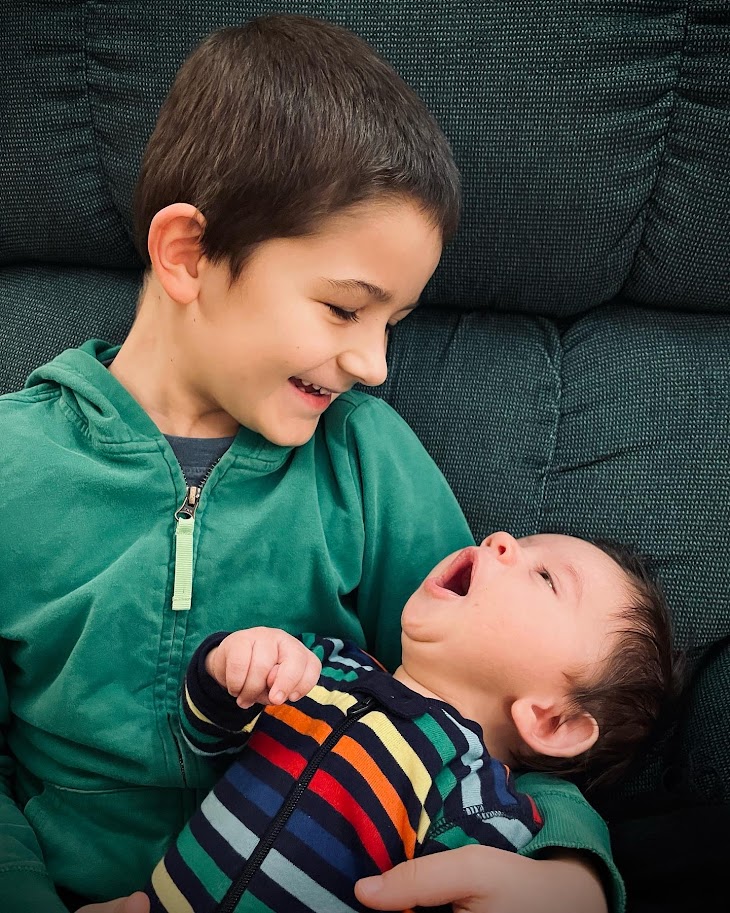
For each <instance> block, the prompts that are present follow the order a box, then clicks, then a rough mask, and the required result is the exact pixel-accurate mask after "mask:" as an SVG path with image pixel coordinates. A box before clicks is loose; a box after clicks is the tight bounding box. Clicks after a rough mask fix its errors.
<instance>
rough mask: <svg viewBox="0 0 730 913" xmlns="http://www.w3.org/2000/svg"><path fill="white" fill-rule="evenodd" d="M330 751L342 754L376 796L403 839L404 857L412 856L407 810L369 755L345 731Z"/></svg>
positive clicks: (412, 837)
mask: <svg viewBox="0 0 730 913" xmlns="http://www.w3.org/2000/svg"><path fill="white" fill-rule="evenodd" d="M332 751H333V752H334V753H336V754H338V755H340V757H342V758H344V759H345V760H346V761H347V762H348V764H350V765H351V766H352V767H354V768H355V770H356V771H357V772H358V773H359V774H360V775H361V776H362V777H363V779H364V780H365V782H366V783H368V784H369V786H370V787H371V789H372V790H373V792H374V793H375V796H376V798H377V799H378V801H379V802H380V804H381V805H382V806H383V809H384V810H385V812H386V813H387V815H388V817H389V818H390V820H391V821H392V822H393V827H395V830H396V833H398V834H400V836H401V839H402V840H403V847H404V849H405V853H406V859H413V857H414V855H415V851H416V832H415V830H414V829H413V827H412V826H411V823H410V821H409V820H408V812H407V810H406V807H405V805H404V804H403V801H402V800H401V798H400V796H399V795H398V793H397V792H396V790H395V788H394V787H393V784H392V783H390V782H389V781H388V780H387V779H386V777H385V775H384V774H383V771H382V770H381V769H380V767H378V765H377V764H376V763H375V761H374V760H373V758H372V757H371V756H370V755H369V754H368V753H367V751H365V749H364V748H363V747H362V745H360V744H358V743H357V742H356V741H355V740H354V739H353V738H351V737H350V736H349V735H344V736H343V737H342V738H341V739H340V741H339V742H338V743H337V744H336V745H335V747H334V748H333V749H332Z"/></svg>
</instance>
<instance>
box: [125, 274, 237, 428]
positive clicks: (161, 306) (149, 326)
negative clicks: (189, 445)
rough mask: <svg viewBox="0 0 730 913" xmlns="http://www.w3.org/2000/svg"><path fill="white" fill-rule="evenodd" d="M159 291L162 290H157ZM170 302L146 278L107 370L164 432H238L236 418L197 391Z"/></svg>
mask: <svg viewBox="0 0 730 913" xmlns="http://www.w3.org/2000/svg"><path fill="white" fill-rule="evenodd" d="M162 295H163V296H164V292H163V293H162ZM169 311H170V308H169V304H168V302H166V301H165V300H164V297H160V295H159V294H155V289H154V285H152V284H151V283H148V284H147V285H146V287H145V290H144V292H143V297H142V301H141V303H140V307H139V310H138V313H137V318H136V320H135V322H134V324H133V325H132V329H131V330H130V331H129V335H128V336H127V338H126V339H125V341H124V343H123V345H122V347H121V349H120V350H119V352H118V353H117V355H116V357H115V359H114V361H113V362H112V363H111V365H109V372H110V373H111V374H112V375H113V376H114V377H115V378H116V379H117V380H118V381H119V383H120V384H121V385H122V386H123V387H124V388H125V389H126V391H127V392H128V393H129V394H130V395H131V396H133V397H134V399H135V400H136V401H137V402H138V403H139V405H140V406H141V407H142V408H143V409H144V410H145V412H146V413H147V414H148V415H149V416H150V418H151V419H152V421H153V422H154V423H155V424H156V425H157V427H158V428H159V429H160V431H161V432H162V433H163V434H169V435H174V436H176V437H196V438H206V437H208V438H219V437H230V436H233V435H235V434H236V433H237V431H238V428H239V425H238V422H237V421H236V420H235V419H234V418H232V417H231V416H230V415H228V414H227V413H226V412H224V411H223V410H222V409H220V408H219V407H217V405H216V404H214V403H208V402H205V401H204V400H202V399H201V398H200V397H198V396H196V394H195V390H194V388H193V385H192V384H191V383H190V381H189V378H188V375H187V372H186V370H185V365H186V361H185V353H183V352H180V351H178V349H177V347H176V345H175V342H174V340H175V332H174V325H173V322H172V321H171V320H170V319H169Z"/></svg>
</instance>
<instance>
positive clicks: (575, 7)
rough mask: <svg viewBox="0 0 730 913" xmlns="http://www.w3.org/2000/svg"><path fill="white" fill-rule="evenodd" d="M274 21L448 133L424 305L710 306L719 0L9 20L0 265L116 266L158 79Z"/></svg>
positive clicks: (719, 151) (216, 7)
mask: <svg viewBox="0 0 730 913" xmlns="http://www.w3.org/2000/svg"><path fill="white" fill-rule="evenodd" d="M276 10H290V11H292V10H294V11H297V12H303V13H308V14H311V15H317V16H322V17H324V18H327V19H331V20H333V21H336V22H341V23H343V24H345V25H348V26H350V27H351V28H353V29H354V30H355V31H357V32H359V33H360V34H361V35H362V36H363V37H365V38H366V39H367V40H369V41H370V42H371V43H372V44H373V45H374V46H375V47H376V48H378V49H379V50H380V51H381V52H382V53H384V54H385V56H386V57H388V58H389V59H390V60H392V61H393V63H394V64H395V65H396V67H397V68H398V69H399V70H400V71H401V72H402V73H403V75H404V76H405V78H406V79H407V80H408V81H409V82H411V84H412V85H413V86H414V87H415V88H416V89H417V90H418V91H419V92H420V94H421V95H422V96H423V98H424V99H425V101H426V103H427V104H428V105H429V106H430V108H431V109H432V110H433V111H434V112H435V114H436V115H437V117H438V119H439V120H440V122H441V123H442V125H443V127H444V129H445V131H446V133H447V135H448V136H449V137H450V138H451V140H452V142H453V145H454V149H455V153H456V157H457V160H458V163H459V165H460V167H461V169H462V172H463V180H464V191H465V208H464V218H463V223H462V229H461V232H460V235H459V237H458V239H457V241H456V242H455V244H454V245H453V246H452V247H451V248H450V249H449V250H448V251H447V253H446V255H445V257H444V262H443V266H442V268H441V270H440V271H439V272H438V274H437V276H436V278H435V279H434V281H433V282H432V283H431V286H430V288H429V290H428V293H427V296H426V297H427V300H430V301H433V302H438V303H441V304H446V305H448V306H451V305H454V306H471V307H480V308H481V307H488V308H495V309H500V310H514V309H519V310H525V311H535V312H541V313H546V314H555V315H559V314H562V315H567V314H572V313H576V312H580V311H582V310H585V309H586V308H588V307H590V306H592V305H594V304H597V303H600V302H603V301H606V300H607V299H609V298H612V297H613V296H615V295H616V294H617V293H618V292H619V291H620V290H621V289H622V288H624V287H625V290H626V291H627V292H629V293H630V294H631V296H632V297H633V298H634V299H635V300H636V301H638V302H645V303H651V304H653V305H657V306H661V307H664V306H669V305H671V306H676V305H681V306H682V307H685V308H696V309H702V310H707V309H717V308H721V309H722V308H725V309H727V308H728V307H730V233H728V232H727V231H726V230H724V229H723V226H724V225H726V222H725V218H726V213H727V209H728V205H730V127H729V123H730V96H729V93H730V88H729V87H730V78H729V77H728V72H730V41H729V40H728V35H730V12H728V10H727V5H726V4H723V3H721V2H719V0H715V2H704V3H702V4H697V3H683V2H677V0H662V2H652V3H650V4H648V5H647V4H639V5H638V6H637V5H632V6H631V8H630V9H624V10H622V8H621V6H620V5H618V6H617V4H615V3H614V2H612V0H602V2H599V3H593V4H589V5H586V4H585V3H584V2H582V0H562V2H561V3H559V4H558V3H542V4H536V3H533V2H530V0H520V2H517V3H503V2H501V0H500V2H497V0H493V2H483V3H476V4H458V5H456V6H454V5H453V4H443V3H436V2H428V3H424V2H423V0H400V2H398V3H396V4H382V3H380V2H374V0H360V2H356V3H352V4H347V5H345V4H342V3H340V2H334V0H310V2H307V3H298V4H292V3H268V2H261V0H251V2H231V0H210V2H208V3H205V4H201V3H199V2H196V0H174V2H173V0H158V2H155V3H149V2H147V0H129V2H126V3H81V2H66V3H54V4H47V3H45V2H41V0H29V2H27V3H23V4H18V5H14V6H13V8H12V10H9V11H8V12H6V14H5V20H7V23H8V28H9V34H8V36H7V38H6V42H5V53H6V60H5V63H4V66H3V67H2V68H0V93H1V94H2V96H3V97H4V98H5V99H6V100H7V103H6V106H5V108H4V113H3V114H2V115H0V134H2V136H3V137H4V142H3V143H2V144H0V167H1V168H2V171H3V174H4V175H5V176H6V178H7V180H6V181H5V182H4V187H3V198H4V199H3V201H2V203H3V205H2V206H0V235H2V237H3V246H2V252H1V253H0V257H2V260H3V261H4V262H6V263H8V262H18V261H20V262H27V261H28V260H36V259H45V260H54V261H59V262H64V263H73V264H79V263H81V264H89V265H92V264H93V265H99V266H102V265H106V266H116V267H127V266H130V265H132V264H133V263H134V262H135V254H134V252H133V249H132V246H131V241H130V236H129V225H130V200H131V193H132V187H133V183H134V176H135V174H136V171H137V167H138V163H139V159H140V156H141V153H142V149H143V146H144V143H145V141H146V138H147V136H148V134H149V131H150V130H151V127H152V124H153V122H154V119H155V115H156V112H157V110H158V107H159V105H160V103H161V101H162V99H163V97H164V95H165V93H166V91H167V88H168V86H169V84H170V81H171V79H172V77H173V74H174V72H175V70H176V68H177V66H178V64H179V63H180V61H181V60H182V59H183V57H184V56H185V55H186V54H187V52H188V51H189V50H190V49H191V48H192V47H193V45H194V44H196V43H197V42H198V40H199V39H201V38H202V37H203V36H204V35H205V34H207V33H208V32H209V31H211V30H212V29H214V28H216V27H221V26H226V25H233V24H237V23H241V22H243V21H245V20H246V19H248V18H250V17H251V16H253V15H257V14H261V13H264V12H271V11H276ZM8 53H9V54H10V58H9V59H8V57H7V55H8Z"/></svg>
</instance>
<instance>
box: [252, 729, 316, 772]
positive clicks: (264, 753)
mask: <svg viewBox="0 0 730 913" xmlns="http://www.w3.org/2000/svg"><path fill="white" fill-rule="evenodd" d="M246 747H247V748H251V749H253V750H254V751H256V752H258V754H260V755H261V757H263V758H266V760H267V761H270V762H271V763H272V764H274V765H275V766H276V767H279V768H280V769H281V770H284V771H286V773H288V774H290V775H291V776H292V777H293V778H294V779H295V780H296V779H297V778H298V777H300V776H301V775H302V771H303V770H304V768H305V767H306V766H307V762H306V759H305V758H303V757H302V755H300V754H299V752H298V751H292V750H291V749H290V748H286V747H285V746H284V745H282V744H281V742H277V741H276V739H272V738H271V736H270V735H267V734H266V733H265V732H256V730H254V734H253V735H252V736H251V740H250V741H249V743H248V745H247V746H246Z"/></svg>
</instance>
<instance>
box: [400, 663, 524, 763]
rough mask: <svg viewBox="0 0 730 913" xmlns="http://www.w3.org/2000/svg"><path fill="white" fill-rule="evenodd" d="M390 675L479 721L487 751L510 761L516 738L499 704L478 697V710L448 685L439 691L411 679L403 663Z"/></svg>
mask: <svg viewBox="0 0 730 913" xmlns="http://www.w3.org/2000/svg"><path fill="white" fill-rule="evenodd" d="M393 678H395V679H397V680H398V681H399V682H401V683H402V684H404V685H406V686H407V687H408V688H410V689H411V690H412V691H415V692H416V693H417V694H422V695H423V696H424V697H430V698H434V699H436V700H439V701H443V702H444V703H446V704H450V705H451V706H452V707H455V708H456V709H457V710H458V711H459V713H460V714H461V715H462V716H463V717H465V718H466V719H469V720H473V721H474V722H475V723H478V724H479V725H480V726H481V728H482V737H483V741H484V744H485V745H486V746H487V751H488V752H489V754H490V755H491V756H492V757H493V758H497V759H498V760H500V761H503V762H504V763H506V764H511V763H512V759H513V749H512V747H511V746H513V745H514V744H515V741H516V732H515V728H514V725H513V724H512V722H511V720H509V718H508V716H507V714H506V713H504V712H503V710H502V707H501V705H500V706H498V705H497V702H496V701H495V702H491V701H489V700H486V701H484V700H480V702H479V713H478V714H477V713H475V712H473V710H472V709H471V708H470V707H468V706H466V705H465V703H464V702H463V700H461V698H460V695H455V694H453V693H451V692H450V691H449V690H448V688H439V691H438V692H436V691H432V690H431V689H430V688H428V687H426V685H424V684H422V683H421V682H419V681H417V680H416V679H414V678H413V676H412V675H409V673H408V672H407V671H406V669H405V667H404V666H398V668H397V669H396V670H395V672H394V673H393Z"/></svg>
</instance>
